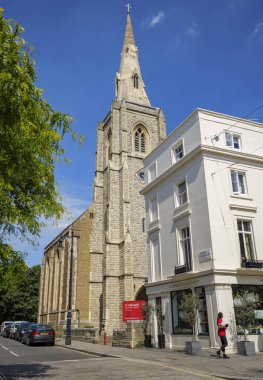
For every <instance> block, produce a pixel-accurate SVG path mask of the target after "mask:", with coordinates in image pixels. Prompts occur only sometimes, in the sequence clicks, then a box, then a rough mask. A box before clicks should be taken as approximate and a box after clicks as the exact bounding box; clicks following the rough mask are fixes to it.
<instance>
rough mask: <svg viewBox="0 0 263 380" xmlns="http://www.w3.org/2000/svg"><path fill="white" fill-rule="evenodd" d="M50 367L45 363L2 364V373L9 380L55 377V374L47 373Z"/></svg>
mask: <svg viewBox="0 0 263 380" xmlns="http://www.w3.org/2000/svg"><path fill="white" fill-rule="evenodd" d="M50 368H51V366H49V365H44V364H9V365H0V374H1V373H3V374H4V375H5V377H6V378H7V379H8V380H12V379H31V378H47V377H54V375H53V374H47V371H48V370H49V369H50ZM52 368H53V369H54V367H52Z"/></svg>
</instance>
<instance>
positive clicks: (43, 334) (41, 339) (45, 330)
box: [22, 323, 55, 346]
mask: <svg viewBox="0 0 263 380" xmlns="http://www.w3.org/2000/svg"><path fill="white" fill-rule="evenodd" d="M22 343H25V344H26V345H27V346H31V345H32V344H35V343H43V344H45V343H46V344H50V345H51V346H54V345H55V331H54V330H53V329H52V327H50V326H48V325H41V324H38V323H32V324H31V325H29V326H28V328H27V329H26V330H25V331H24V333H23V335H22Z"/></svg>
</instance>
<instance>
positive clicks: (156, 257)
mask: <svg viewBox="0 0 263 380" xmlns="http://www.w3.org/2000/svg"><path fill="white" fill-rule="evenodd" d="M151 269H152V281H153V282H155V281H160V280H161V260H160V245H159V240H158V239H155V240H152V241H151Z"/></svg>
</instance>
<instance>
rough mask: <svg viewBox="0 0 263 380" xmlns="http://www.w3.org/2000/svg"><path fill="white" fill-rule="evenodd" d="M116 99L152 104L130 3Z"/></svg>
mask: <svg viewBox="0 0 263 380" xmlns="http://www.w3.org/2000/svg"><path fill="white" fill-rule="evenodd" d="M116 100H126V101H130V102H134V103H138V104H143V105H147V106H150V105H151V104H150V102H149V99H148V97H147V94H146V92H145V86H144V83H143V80H142V74H141V70H140V65H139V60H138V49H137V47H136V45H135V40H134V35H133V30H132V23H131V16H130V6H129V5H128V12H127V20H126V28H125V34H124V41H123V48H122V53H121V64H120V69H119V72H118V73H117V74H116Z"/></svg>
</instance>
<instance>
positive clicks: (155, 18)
mask: <svg viewBox="0 0 263 380" xmlns="http://www.w3.org/2000/svg"><path fill="white" fill-rule="evenodd" d="M164 17H165V14H164V12H162V11H160V12H158V13H157V14H155V15H152V16H150V17H147V19H146V20H145V21H143V22H142V27H148V28H153V27H155V26H156V25H157V24H159V23H160V22H161V21H162V20H163V19H164Z"/></svg>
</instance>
